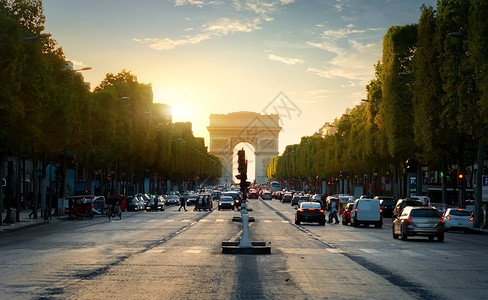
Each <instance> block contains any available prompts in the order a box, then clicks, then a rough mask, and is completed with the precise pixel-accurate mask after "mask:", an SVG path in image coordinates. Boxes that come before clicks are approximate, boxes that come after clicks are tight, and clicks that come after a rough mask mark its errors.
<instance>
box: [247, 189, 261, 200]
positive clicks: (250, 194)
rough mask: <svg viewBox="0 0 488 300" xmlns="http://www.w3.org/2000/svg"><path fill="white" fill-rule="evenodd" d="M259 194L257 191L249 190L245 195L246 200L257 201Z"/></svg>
mask: <svg viewBox="0 0 488 300" xmlns="http://www.w3.org/2000/svg"><path fill="white" fill-rule="evenodd" d="M258 198H259V194H258V191H256V190H255V189H250V190H249V192H248V193H247V199H258Z"/></svg>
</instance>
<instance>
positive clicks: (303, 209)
mask: <svg viewBox="0 0 488 300" xmlns="http://www.w3.org/2000/svg"><path fill="white" fill-rule="evenodd" d="M301 222H318V223H319V225H322V226H324V225H325V211H324V210H323V209H322V207H320V203H318V202H302V203H300V204H299V205H298V207H297V211H296V213H295V224H297V225H300V223H301Z"/></svg>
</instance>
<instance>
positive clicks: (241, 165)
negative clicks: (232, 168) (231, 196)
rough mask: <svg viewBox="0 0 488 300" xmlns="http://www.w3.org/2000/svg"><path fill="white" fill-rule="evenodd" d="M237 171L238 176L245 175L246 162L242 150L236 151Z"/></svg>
mask: <svg viewBox="0 0 488 300" xmlns="http://www.w3.org/2000/svg"><path fill="white" fill-rule="evenodd" d="M237 171H239V173H240V174H245V173H247V160H246V152H245V151H244V149H241V150H239V151H237Z"/></svg>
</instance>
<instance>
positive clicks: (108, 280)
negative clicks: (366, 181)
mask: <svg viewBox="0 0 488 300" xmlns="http://www.w3.org/2000/svg"><path fill="white" fill-rule="evenodd" d="M249 206H250V207H252V208H253V211H252V212H250V215H251V216H253V217H255V219H256V222H253V223H251V226H250V233H251V240H253V241H264V242H266V243H267V244H268V245H269V246H271V254H270V255H233V254H222V248H221V243H222V242H223V241H235V240H237V239H238V238H239V236H240V231H241V223H239V222H232V217H233V216H239V215H240V213H239V212H237V211H231V210H222V211H217V210H214V211H212V212H193V211H191V210H189V211H188V212H178V211H177V206H171V207H168V208H167V209H166V211H164V212H148V213H145V212H136V213H133V212H129V213H124V215H123V217H122V220H112V221H109V220H108V219H107V218H104V217H96V218H95V219H93V220H81V221H80V220H77V221H62V222H58V223H54V224H48V225H44V226H41V227H36V228H31V229H27V230H23V231H19V232H12V233H4V234H2V236H1V240H0V268H1V270H2V272H0V293H1V295H0V298H2V299H112V298H120V299H393V298H395V299H415V298H416V299H438V298H443V299H480V298H484V295H486V293H487V292H488V281H487V279H486V277H487V275H488V272H487V271H486V270H488V263H487V256H488V254H487V251H486V247H487V246H488V236H486V235H479V234H478V235H476V234H464V233H461V232H459V233H457V232H449V233H446V239H445V242H443V243H439V242H436V241H434V242H429V241H428V239H427V238H420V237H419V238H409V239H408V240H407V241H401V240H394V239H393V238H392V236H391V225H390V223H391V220H390V219H385V222H384V226H383V228H381V229H379V228H373V227H369V228H363V227H361V228H353V227H350V226H344V225H341V224H326V226H319V225H318V224H302V225H300V226H297V225H295V224H293V217H294V209H293V208H292V207H291V206H290V205H289V204H281V203H279V202H278V201H276V200H272V201H262V200H250V204H249ZM190 208H191V207H190Z"/></svg>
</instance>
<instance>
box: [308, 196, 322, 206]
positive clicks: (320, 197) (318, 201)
mask: <svg viewBox="0 0 488 300" xmlns="http://www.w3.org/2000/svg"><path fill="white" fill-rule="evenodd" d="M310 201H312V202H317V203H320V206H322V208H324V201H322V195H321V194H314V195H313V196H312V197H311V198H310Z"/></svg>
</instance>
